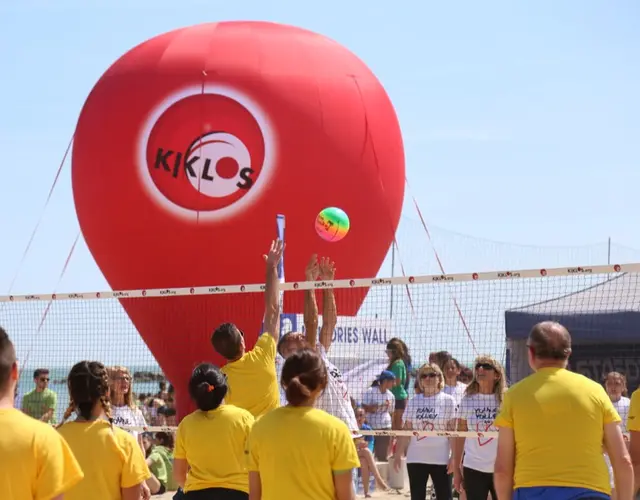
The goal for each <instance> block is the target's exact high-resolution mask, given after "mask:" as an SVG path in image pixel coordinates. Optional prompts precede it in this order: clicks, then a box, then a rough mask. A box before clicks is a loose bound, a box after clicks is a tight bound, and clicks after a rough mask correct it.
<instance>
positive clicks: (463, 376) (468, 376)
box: [458, 366, 473, 385]
mask: <svg viewBox="0 0 640 500" xmlns="http://www.w3.org/2000/svg"><path fill="white" fill-rule="evenodd" d="M458 380H459V381H460V382H462V383H463V384H464V385H469V384H470V383H471V381H472V380H473V370H472V369H471V368H469V367H468V366H461V367H460V376H459V377H458Z"/></svg>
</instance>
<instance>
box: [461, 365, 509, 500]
mask: <svg viewBox="0 0 640 500" xmlns="http://www.w3.org/2000/svg"><path fill="white" fill-rule="evenodd" d="M505 390H506V383H505V375H504V370H503V369H502V366H501V365H500V363H498V361H496V360H495V359H493V358H492V357H490V356H479V357H478V358H476V363H475V370H474V378H473V380H472V381H471V383H470V384H469V386H468V387H466V391H465V393H464V395H463V397H462V399H461V401H460V403H459V405H458V411H457V414H456V417H457V425H458V431H461V432H467V431H475V432H488V431H489V432H495V431H496V429H495V428H494V427H493V422H494V421H495V419H496V415H497V413H498V409H499V408H500V404H501V402H502V397H503V394H504V392H505ZM453 443H454V447H453V484H454V487H455V489H456V490H457V491H459V492H462V491H464V492H465V493H466V496H467V500H486V499H487V495H489V493H491V498H492V500H497V495H496V490H495V487H494V484H493V465H494V462H495V460H496V452H497V449H498V447H497V445H498V442H497V440H495V439H493V438H485V437H475V438H456V439H454V440H453ZM463 455H464V464H463V461H462V457H463ZM463 465H464V468H463ZM463 483H464V486H463Z"/></svg>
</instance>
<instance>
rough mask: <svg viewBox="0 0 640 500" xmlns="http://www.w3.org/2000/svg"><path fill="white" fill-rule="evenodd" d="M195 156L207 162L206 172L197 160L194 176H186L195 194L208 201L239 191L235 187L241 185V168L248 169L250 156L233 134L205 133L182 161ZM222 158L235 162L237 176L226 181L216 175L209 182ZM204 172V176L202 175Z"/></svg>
mask: <svg viewBox="0 0 640 500" xmlns="http://www.w3.org/2000/svg"><path fill="white" fill-rule="evenodd" d="M194 155H196V156H199V157H203V158H207V159H209V160H210V164H209V168H208V171H206V172H203V171H204V170H205V163H204V162H202V161H198V162H195V164H194V172H195V173H196V176H195V177H191V176H187V177H188V178H189V182H190V183H191V185H192V186H193V188H194V189H195V190H196V191H198V192H199V193H201V194H203V195H205V196H208V197H210V198H224V197H225V196H229V195H232V194H235V193H236V192H238V191H239V190H241V189H242V188H239V187H238V184H239V183H240V184H241V183H242V182H243V179H242V177H241V173H242V169H244V168H247V167H248V168H250V167H251V154H250V153H249V150H248V149H247V146H245V145H244V143H243V142H242V141H241V140H240V139H238V138H237V137H236V136H235V135H232V134H227V133H226V132H211V133H209V134H205V135H203V136H202V137H201V138H199V139H198V140H197V141H196V142H195V143H194V144H193V146H192V147H191V148H189V151H188V152H187V156H186V157H185V162H188V161H189V160H190V159H191V158H192V157H193V156H194ZM223 158H229V159H232V160H233V161H235V163H236V164H237V166H238V169H237V172H236V174H235V175H234V176H233V177H229V178H224V177H222V176H220V175H215V176H213V179H212V180H208V179H207V176H209V177H211V174H213V173H214V172H215V170H216V166H217V164H218V162H219V161H220V160H222V159H223ZM204 173H206V174H207V175H203V174H204ZM260 177H262V173H260ZM245 196H246V195H245ZM222 210H224V209H222Z"/></svg>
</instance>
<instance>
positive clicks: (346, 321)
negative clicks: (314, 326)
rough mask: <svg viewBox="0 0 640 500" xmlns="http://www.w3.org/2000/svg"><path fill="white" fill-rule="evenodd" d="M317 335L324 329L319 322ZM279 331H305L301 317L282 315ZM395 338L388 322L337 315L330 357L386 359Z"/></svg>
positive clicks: (363, 317)
mask: <svg viewBox="0 0 640 500" xmlns="http://www.w3.org/2000/svg"><path fill="white" fill-rule="evenodd" d="M319 323H320V324H319V326H318V335H320V330H321V329H322V319H321V320H320V322H319ZM280 331H281V332H282V333H283V334H284V333H289V332H302V333H304V332H305V328H304V317H303V315H302V314H283V315H282V317H281V320H280ZM391 338H393V334H392V333H391V324H390V322H389V321H386V320H384V319H379V318H372V317H367V316H355V317H352V316H338V322H337V324H336V327H335V328H334V330H333V337H332V339H331V349H330V350H329V353H328V354H329V358H331V359H332V360H334V359H353V360H354V361H358V360H365V359H366V360H371V359H378V358H382V359H384V358H385V349H386V346H387V342H388V341H389V340H390V339H391Z"/></svg>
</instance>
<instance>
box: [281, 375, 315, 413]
mask: <svg viewBox="0 0 640 500" xmlns="http://www.w3.org/2000/svg"><path fill="white" fill-rule="evenodd" d="M286 394H287V401H289V403H291V404H292V405H293V406H300V405H302V404H304V403H305V401H307V400H308V399H309V396H311V391H310V390H309V388H308V387H307V386H306V385H304V384H303V383H302V381H301V380H300V377H298V376H296V377H293V378H292V379H291V380H290V381H289V383H288V384H287V387H286Z"/></svg>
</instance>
